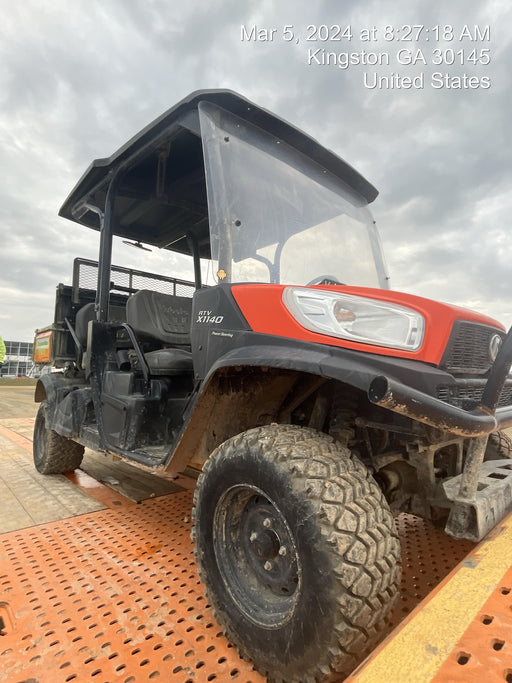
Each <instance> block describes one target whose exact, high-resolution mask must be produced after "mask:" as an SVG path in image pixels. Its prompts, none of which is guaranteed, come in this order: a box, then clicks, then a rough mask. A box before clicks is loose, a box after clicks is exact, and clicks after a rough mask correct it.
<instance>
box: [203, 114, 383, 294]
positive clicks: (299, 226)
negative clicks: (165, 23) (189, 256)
mask: <svg viewBox="0 0 512 683" xmlns="http://www.w3.org/2000/svg"><path fill="white" fill-rule="evenodd" d="M199 112H200V120H201V135H202V138H203V150H204V157H205V168H206V183H207V193H208V211H209V220H210V239H211V253H212V261H213V262H214V272H215V273H216V274H217V279H218V281H224V282H271V283H282V284H295V285H297V284H298V285H305V284H309V283H311V282H313V281H320V280H322V279H325V280H328V281H332V282H340V283H343V284H348V285H359V286H366V287H387V278H386V272H385V266H384V261H383V258H382V253H381V248H380V242H379V238H378V234H377V232H376V229H375V226H374V223H373V219H372V216H371V214H370V212H369V210H368V208H367V204H366V201H365V200H364V198H363V197H361V196H360V195H359V194H357V193H356V192H354V191H353V190H352V189H351V188H350V187H348V186H347V185H346V184H345V183H344V182H343V181H342V180H341V179H339V178H337V177H336V176H334V175H333V174H331V173H329V172H328V171H326V170H324V169H323V168H322V167H320V166H319V165H318V164H316V163H315V162H314V161H312V160H311V159H310V158H308V157H306V156H304V155H303V154H301V153H300V152H298V151H297V150H295V149H293V148H292V147H290V146H289V145H287V144H285V143H283V142H282V141H280V140H278V139H276V138H275V137H273V136H271V135H270V134H269V133H267V132H266V131H264V130H262V129H260V128H257V127H256V126H253V125H252V124H249V123H247V122H246V121H243V120H242V119H239V118H238V117H236V116H234V115H233V114H231V113H229V112H227V111H225V110H223V109H221V108H219V107H217V106H215V105H212V104H211V103H206V102H202V103H201V104H200V105H199Z"/></svg>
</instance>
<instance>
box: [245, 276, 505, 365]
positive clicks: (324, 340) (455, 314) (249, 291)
mask: <svg viewBox="0 0 512 683" xmlns="http://www.w3.org/2000/svg"><path fill="white" fill-rule="evenodd" d="M286 286H287V285H269V284H261V285H259V284H257V285H251V284H249V285H234V286H233V288H232V292H233V296H234V297H235V300H236V302H237V304H238V306H239V307H240V310H241V311H242V313H243V314H244V316H245V318H246V320H247V322H248V323H249V325H250V326H251V329H252V330H253V331H254V332H261V333H262V334H272V335H275V336H278V337H289V338H291V339H299V340H301V341H309V342H314V343H316V344H328V345H330V346H339V347H342V348H346V349H354V350H356V351H364V352H365V353H375V354H378V355H382V356H393V357H397V358H408V359H411V360H418V361H422V362H424V363H432V364H434V365H439V363H440V361H441V358H442V356H443V353H444V350H445V348H446V344H447V343H448V339H449V337H450V333H451V331H452V327H453V324H454V323H455V321H456V320H467V321H470V322H476V323H481V324H483V325H492V326H493V327H496V328H498V329H500V330H503V331H504V330H505V328H504V327H503V325H501V324H500V323H499V322H497V321H496V320H493V319H492V318H489V317H487V316H485V315H481V314H479V313H475V312H474V311H471V310H469V309H465V308H460V307H457V306H452V305H450V304H443V303H439V302H437V301H431V300H430V299H424V298H423V297H419V296H414V295H412V294H404V293H403V292H394V291H390V290H388V289H372V288H369V287H345V286H343V287H340V286H321V287H314V288H311V289H325V290H328V291H331V292H340V293H343V294H352V295H355V296H361V297H366V298H368V299H377V300H379V301H389V302H390V303H393V304H399V305H401V306H407V307H409V308H412V309H414V310H416V311H418V312H419V313H421V314H422V315H423V317H424V318H425V337H424V339H423V344H422V345H421V347H420V348H419V349H418V350H417V351H404V350H403V349H392V348H388V347H382V346H374V345H371V344H361V343H356V342H352V341H347V340H345V339H339V338H338V337H331V336H328V335H326V334H321V333H316V332H310V331H309V330H306V329H305V328H304V327H302V325H300V323H299V322H297V320H295V318H294V317H293V316H292V315H291V313H290V312H289V311H288V309H287V308H286V306H285V305H284V303H283V298H282V297H283V290H284V289H285V287H286Z"/></svg>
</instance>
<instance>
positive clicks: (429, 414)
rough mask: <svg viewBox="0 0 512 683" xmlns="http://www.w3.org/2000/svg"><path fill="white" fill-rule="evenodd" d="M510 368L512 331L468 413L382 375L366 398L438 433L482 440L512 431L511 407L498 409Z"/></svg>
mask: <svg viewBox="0 0 512 683" xmlns="http://www.w3.org/2000/svg"><path fill="white" fill-rule="evenodd" d="M511 364H512V328H511V329H510V331H509V333H508V334H507V336H506V337H505V340H504V342H503V345H502V347H501V349H500V351H499V353H498V355H497V357H496V360H495V361H494V364H493V365H492V367H491V370H490V373H489V376H488V379H487V382H486V383H485V385H484V386H483V388H482V391H481V398H480V401H479V402H478V403H476V404H475V405H473V406H472V407H471V408H470V409H467V410H466V409H464V408H463V407H462V406H457V405H452V404H450V403H446V402H445V401H442V400H440V399H439V398H435V397H433V396H431V395H429V394H426V393H423V392H422V391H418V390H417V389H414V388H412V387H410V386H407V385H405V384H402V383H401V382H399V381H397V380H396V379H394V378H392V377H386V376H384V375H379V376H378V377H375V379H374V380H373V381H372V383H371V384H370V387H369V389H368V398H369V400H370V401H371V402H372V403H374V404H376V405H379V406H382V407H383V408H387V409H388V410H392V411H393V412H395V413H400V414H401V415H406V416H407V417H410V418H412V419H413V420H418V421H419V422H423V423H424V424H428V425H430V426H432V427H436V428H437V429H442V430H444V431H449V432H452V433H454V434H458V435H460V436H466V437H476V436H484V435H485V434H490V433H491V432H495V431H497V430H500V429H506V428H507V427H512V405H505V406H502V407H499V408H498V405H499V403H500V396H501V395H502V392H503V388H504V386H505V383H506V382H507V377H508V373H509V371H510V367H511ZM508 384H509V382H507V385H508ZM507 388H508V387H507Z"/></svg>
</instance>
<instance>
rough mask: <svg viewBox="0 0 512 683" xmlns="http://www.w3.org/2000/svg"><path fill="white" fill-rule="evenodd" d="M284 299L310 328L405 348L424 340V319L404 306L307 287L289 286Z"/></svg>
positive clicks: (366, 341)
mask: <svg viewBox="0 0 512 683" xmlns="http://www.w3.org/2000/svg"><path fill="white" fill-rule="evenodd" d="M283 302H284V305H285V306H286V308H287V309H288V310H289V311H290V313H291V314H292V315H293V317H294V318H295V320H297V322H298V323H300V325H302V327H305V328H306V329H307V330H311V332H319V333H321V334H327V335H329V336H331V337H339V338H340V339H347V340H349V341H354V342H359V343H363V344H373V345H375V346H385V347H388V348H393V349H404V350H405V351H417V350H418V349H419V348H420V346H421V344H422V342H423V335H424V332H425V319H424V317H423V316H422V315H421V313H418V311H415V310H413V309H411V308H406V307H405V306H400V305H398V304H391V303H388V302H387V301H379V300H377V299H367V298H365V297H361V296H354V295H352V294H343V293H338V292H329V291H327V290H322V289H314V290H313V289H307V288H305V287H286V288H285V289H284V291H283Z"/></svg>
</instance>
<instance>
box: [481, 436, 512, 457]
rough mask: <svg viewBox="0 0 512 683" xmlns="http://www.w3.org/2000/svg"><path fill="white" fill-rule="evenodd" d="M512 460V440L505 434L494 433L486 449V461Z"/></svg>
mask: <svg viewBox="0 0 512 683" xmlns="http://www.w3.org/2000/svg"><path fill="white" fill-rule="evenodd" d="M511 458H512V439H511V438H510V436H508V434H505V432H493V433H492V434H491V435H490V436H489V441H488V442H487V448H486V449H485V455H484V459H485V460H505V459H509V460H510V459H511Z"/></svg>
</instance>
